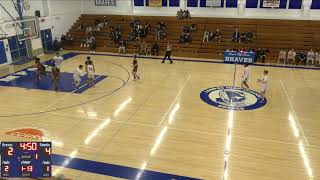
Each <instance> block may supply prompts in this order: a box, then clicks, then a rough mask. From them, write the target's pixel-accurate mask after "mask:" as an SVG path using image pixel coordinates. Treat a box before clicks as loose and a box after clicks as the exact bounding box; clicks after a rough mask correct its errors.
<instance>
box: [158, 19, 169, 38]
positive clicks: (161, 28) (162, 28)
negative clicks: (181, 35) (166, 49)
mask: <svg viewBox="0 0 320 180" xmlns="http://www.w3.org/2000/svg"><path fill="white" fill-rule="evenodd" d="M166 30H167V28H166V25H165V24H164V22H163V21H161V22H159V23H158V24H157V28H156V39H162V38H164V37H166Z"/></svg>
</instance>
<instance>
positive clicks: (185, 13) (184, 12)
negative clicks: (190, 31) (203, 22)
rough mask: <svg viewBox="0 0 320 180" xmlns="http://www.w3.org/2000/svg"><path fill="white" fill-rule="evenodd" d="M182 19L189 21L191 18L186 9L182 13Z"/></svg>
mask: <svg viewBox="0 0 320 180" xmlns="http://www.w3.org/2000/svg"><path fill="white" fill-rule="evenodd" d="M183 18H184V19H189V18H191V16H190V12H189V10H188V9H186V10H184V11H183Z"/></svg>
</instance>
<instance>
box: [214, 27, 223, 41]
mask: <svg viewBox="0 0 320 180" xmlns="http://www.w3.org/2000/svg"><path fill="white" fill-rule="evenodd" d="M221 36H222V35H221V32H220V30H219V29H216V33H215V34H214V39H215V40H216V41H218V42H221Z"/></svg>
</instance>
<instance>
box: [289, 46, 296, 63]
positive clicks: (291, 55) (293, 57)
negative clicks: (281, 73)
mask: <svg viewBox="0 0 320 180" xmlns="http://www.w3.org/2000/svg"><path fill="white" fill-rule="evenodd" d="M296 55H297V53H296V52H295V50H294V49H291V50H290V51H289V52H288V56H287V62H288V63H290V60H291V62H292V64H295V61H296Z"/></svg>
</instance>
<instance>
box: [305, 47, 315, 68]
mask: <svg viewBox="0 0 320 180" xmlns="http://www.w3.org/2000/svg"><path fill="white" fill-rule="evenodd" d="M314 58H315V57H314V52H313V50H312V49H310V51H309V52H308V54H307V65H309V61H311V64H312V65H314Z"/></svg>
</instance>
